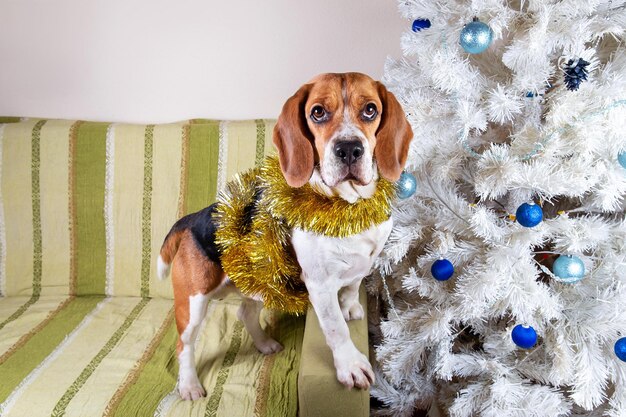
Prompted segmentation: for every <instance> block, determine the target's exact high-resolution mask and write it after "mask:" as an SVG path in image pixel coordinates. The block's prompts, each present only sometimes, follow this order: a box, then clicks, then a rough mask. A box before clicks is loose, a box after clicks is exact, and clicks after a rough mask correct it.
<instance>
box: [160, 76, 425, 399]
mask: <svg viewBox="0 0 626 417" xmlns="http://www.w3.org/2000/svg"><path fill="white" fill-rule="evenodd" d="M412 137H413V132H412V130H411V127H410V125H409V123H408V122H407V120H406V118H405V115H404V112H403V110H402V107H401V106H400V104H399V103H398V101H397V100H396V98H395V97H394V96H393V94H392V93H390V92H389V91H387V89H386V88H385V87H384V86H383V85H382V84H381V83H379V82H377V81H374V80H372V79H371V78H370V77H368V76H367V75H364V74H360V73H345V74H323V75H319V76H317V77H315V78H314V79H312V80H311V81H310V82H308V83H307V84H305V85H303V86H302V87H301V88H300V89H299V90H298V91H297V92H296V93H295V94H294V95H293V96H292V97H291V98H289V99H288V100H287V102H286V103H285V105H284V107H283V109H282V112H281V114H280V116H279V118H278V121H277V124H276V127H275V129H274V132H273V142H274V145H275V146H276V148H277V150H278V156H279V161H280V167H281V171H282V173H283V175H284V177H285V180H286V182H287V183H288V184H289V186H291V187H301V186H303V185H304V184H306V183H307V182H308V183H310V184H311V185H314V186H315V188H316V189H317V190H319V192H321V193H324V194H326V195H328V196H332V197H339V198H342V199H345V200H346V201H348V202H349V203H354V202H356V201H358V200H359V199H367V198H370V197H372V196H373V194H374V192H375V191H376V186H377V181H378V179H379V175H381V176H383V177H384V178H386V179H388V180H390V181H396V180H397V179H398V178H399V177H400V174H401V173H402V170H403V168H404V164H405V162H406V158H407V154H408V149H409V144H410V141H411V139H412ZM215 210H216V208H215V205H212V206H210V207H207V208H206V209H204V210H201V211H199V212H197V213H193V214H190V215H188V216H185V217H183V218H182V219H180V220H179V221H178V222H177V223H176V224H175V225H174V226H173V227H172V229H171V231H170V233H169V234H168V236H167V237H166V238H165V241H164V243H163V246H162V248H161V252H160V256H159V259H158V265H157V269H158V274H159V276H160V277H161V278H165V277H166V276H167V275H168V274H169V270H170V266H172V282H173V287H174V303H175V316H176V325H177V328H178V333H179V339H178V343H177V353H178V360H179V365H180V367H179V378H178V390H179V393H180V395H181V397H182V398H183V399H185V400H190V399H191V400H196V399H198V398H200V397H201V396H204V395H205V391H204V389H203V388H202V385H201V384H200V381H199V380H198V376H197V373H196V368H195V362H194V342H195V339H196V337H197V333H198V330H199V325H200V323H201V321H202V319H203V317H204V316H205V314H206V310H207V304H208V301H209V299H212V298H222V297H224V295H226V294H227V293H229V292H237V293H239V294H241V293H240V292H239V291H238V290H237V288H236V287H235V286H234V284H233V283H232V281H230V280H229V279H228V277H227V276H226V274H225V273H224V271H223V270H222V267H221V264H220V250H219V247H217V246H216V244H215V231H216V230H217V228H219V224H218V222H217V221H216V220H215V219H214V217H213V214H214V213H215ZM391 228H392V219H391V218H389V219H388V220H387V221H385V222H383V223H381V224H379V225H376V226H372V227H371V228H370V229H367V230H365V231H364V232H362V233H359V234H355V235H351V236H349V237H347V238H335V237H328V236H323V235H319V234H315V233H312V232H309V231H304V230H300V229H297V228H294V229H292V230H291V245H292V248H293V251H294V253H295V256H296V259H297V261H298V263H299V265H300V267H301V270H302V275H301V280H302V282H303V283H304V284H305V285H306V289H307V291H308V294H309V300H310V303H311V304H312V306H313V308H314V310H315V312H316V314H317V316H318V318H319V322H320V325H321V328H322V331H323V333H324V335H325V337H326V342H327V344H328V346H329V347H330V349H331V350H332V353H333V358H334V365H335V368H336V370H337V379H338V380H339V381H340V382H341V383H342V384H344V385H345V386H347V387H349V388H352V387H358V388H368V387H369V386H370V384H372V383H373V382H374V373H373V371H372V367H371V365H370V363H369V362H368V360H367V358H366V357H365V355H363V354H362V353H361V352H359V351H358V350H357V348H356V347H355V346H354V343H353V342H352V340H351V339H350V334H349V331H348V326H347V324H346V321H348V320H360V319H362V318H363V317H364V315H365V313H364V311H363V308H362V306H361V305H360V303H359V301H358V289H359V285H360V283H361V280H362V279H363V277H364V276H366V275H367V274H368V273H369V272H370V269H371V267H372V265H373V262H374V260H375V259H376V257H377V256H378V255H379V254H380V252H381V250H382V248H383V245H384V244H385V242H386V240H387V238H388V236H389V233H390V232H391ZM257 298H258V297H257ZM262 307H263V304H262V300H258V299H255V298H251V297H248V296H245V295H243V294H242V304H241V306H240V308H239V311H238V318H239V319H240V320H241V321H242V322H243V323H244V326H245V327H246V329H247V330H248V332H249V333H250V335H251V337H252V339H253V341H254V344H255V346H256V347H257V349H258V350H259V351H261V352H263V353H265V354H271V353H275V352H279V351H280V350H282V346H281V345H280V343H278V342H277V341H276V340H274V339H272V338H271V337H270V336H268V335H267V334H266V333H265V332H264V331H263V329H262V328H261V326H260V324H259V314H260V312H261V309H262Z"/></svg>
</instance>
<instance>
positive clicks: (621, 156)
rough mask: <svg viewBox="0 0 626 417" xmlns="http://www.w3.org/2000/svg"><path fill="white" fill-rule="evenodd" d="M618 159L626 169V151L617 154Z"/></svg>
mask: <svg viewBox="0 0 626 417" xmlns="http://www.w3.org/2000/svg"><path fill="white" fill-rule="evenodd" d="M617 160H618V161H619V164H620V165H621V166H622V168H624V169H626V151H622V152H620V153H618V154H617Z"/></svg>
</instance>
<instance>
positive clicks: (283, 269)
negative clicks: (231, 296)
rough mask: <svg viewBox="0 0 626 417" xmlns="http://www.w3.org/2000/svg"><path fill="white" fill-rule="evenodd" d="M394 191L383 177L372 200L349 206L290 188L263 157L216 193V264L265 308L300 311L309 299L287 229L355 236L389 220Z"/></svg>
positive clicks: (273, 160)
mask: <svg viewBox="0 0 626 417" xmlns="http://www.w3.org/2000/svg"><path fill="white" fill-rule="evenodd" d="M394 195H395V187H394V185H393V184H392V183H391V182H389V181H387V180H384V179H380V180H379V181H378V184H377V187H376V192H375V193H374V196H372V198H369V199H360V200H358V201H357V202H356V203H353V204H351V203H349V202H347V201H346V200H343V199H341V198H339V197H327V196H326V195H323V194H321V193H319V192H318V191H316V190H315V189H314V188H313V187H311V186H310V185H309V184H305V185H304V186H302V187H300V188H292V187H290V186H289V185H288V184H287V182H286V181H285V179H284V177H283V174H282V172H281V171H280V165H279V162H278V159H277V158H267V159H266V160H265V163H264V165H263V166H262V167H261V168H257V169H253V170H250V171H248V172H246V173H244V174H242V175H240V176H237V177H236V178H235V179H234V180H232V181H231V182H229V183H228V184H227V185H226V189H225V190H224V191H223V192H222V193H221V194H220V197H219V202H218V205H217V212H216V220H217V222H218V224H219V227H218V230H217V233H216V243H217V245H218V246H219V247H220V250H221V253H222V255H221V262H222V268H223V269H224V271H225V272H226V273H227V274H228V276H229V278H230V279H231V280H232V281H233V282H234V283H235V285H236V286H237V288H238V289H239V290H240V291H241V292H242V293H243V294H246V295H248V296H252V295H258V296H260V297H261V298H262V299H263V302H264V305H265V307H267V308H270V309H277V310H281V311H285V312H289V313H295V314H301V313H304V312H306V309H307V306H308V300H309V299H308V294H307V292H306V287H305V286H304V283H303V282H302V281H301V280H300V272H301V270H300V266H299V265H298V262H297V260H296V257H295V254H294V252H293V249H292V248H291V245H290V242H289V240H290V231H291V229H292V228H294V227H297V228H300V229H302V230H305V231H310V232H314V233H318V234H323V235H326V236H331V237H346V236H350V235H354V234H358V233H361V232H363V231H365V230H367V229H369V228H370V227H372V226H374V225H377V224H380V223H382V222H384V221H386V220H387V219H389V216H390V215H391V200H392V198H393V196H394Z"/></svg>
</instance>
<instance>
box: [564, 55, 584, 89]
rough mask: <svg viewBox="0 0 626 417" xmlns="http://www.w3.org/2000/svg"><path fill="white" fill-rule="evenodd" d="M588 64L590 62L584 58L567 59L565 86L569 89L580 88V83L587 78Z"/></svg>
mask: <svg viewBox="0 0 626 417" xmlns="http://www.w3.org/2000/svg"><path fill="white" fill-rule="evenodd" d="M587 65H589V62H587V61H585V60H584V59H582V58H578V59H570V60H569V61H567V64H566V65H565V68H564V69H563V71H564V72H565V86H566V87H567V89H568V90H570V91H576V90H578V87H580V83H581V82H583V81H585V80H587V74H588V71H587Z"/></svg>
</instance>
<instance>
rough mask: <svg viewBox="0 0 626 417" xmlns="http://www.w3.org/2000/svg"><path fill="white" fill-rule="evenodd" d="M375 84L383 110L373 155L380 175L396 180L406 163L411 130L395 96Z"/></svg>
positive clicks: (411, 136) (380, 85)
mask: <svg viewBox="0 0 626 417" xmlns="http://www.w3.org/2000/svg"><path fill="white" fill-rule="evenodd" d="M377 84H378V95H379V96H380V100H381V101H382V103H383V111H382V115H381V121H380V126H378V130H377V131H376V148H374V156H375V157H376V162H377V164H378V170H379V171H380V173H381V174H382V176H383V177H385V178H386V179H388V180H389V181H397V180H398V178H400V174H402V170H403V169H404V164H405V163H406V158H407V156H408V153H409V144H410V143H411V139H413V130H411V125H410V124H409V122H408V121H407V120H406V117H405V115H404V111H403V110H402V106H400V103H398V100H397V99H396V97H395V96H394V95H393V94H392V93H390V92H389V91H387V89H386V88H385V86H384V85H383V84H381V83H378V82H377Z"/></svg>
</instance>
